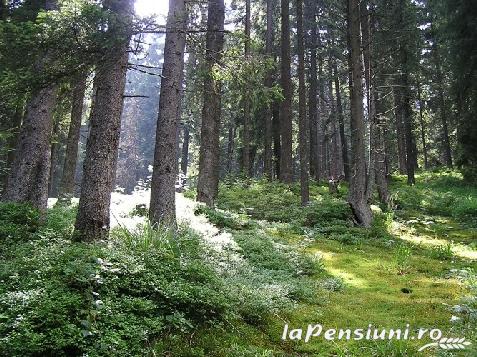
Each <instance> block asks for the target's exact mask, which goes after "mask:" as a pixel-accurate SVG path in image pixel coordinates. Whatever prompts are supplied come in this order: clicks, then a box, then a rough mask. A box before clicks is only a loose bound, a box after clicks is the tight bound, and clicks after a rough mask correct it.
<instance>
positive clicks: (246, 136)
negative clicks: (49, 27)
mask: <svg viewBox="0 0 477 357" xmlns="http://www.w3.org/2000/svg"><path fill="white" fill-rule="evenodd" d="M250 27H251V8H250V0H245V61H246V62H247V63H248V62H250ZM250 110H251V98H250V88H249V86H248V81H246V83H245V86H244V93H243V138H242V140H243V148H242V156H243V157H242V163H243V172H244V174H245V176H247V177H250V173H251V163H250V119H251V118H250Z"/></svg>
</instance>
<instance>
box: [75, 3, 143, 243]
mask: <svg viewBox="0 0 477 357" xmlns="http://www.w3.org/2000/svg"><path fill="white" fill-rule="evenodd" d="M104 5H105V6H106V8H109V9H110V10H111V12H112V13H113V14H115V15H116V16H115V18H114V21H113V22H112V23H111V24H110V27H109V29H108V32H109V33H110V35H111V37H112V38H115V37H116V36H118V32H119V33H120V34H121V35H122V36H121V37H122V39H123V40H122V41H121V42H118V43H117V44H116V45H115V46H114V48H113V49H112V50H111V51H110V54H109V57H108V58H107V61H104V62H102V63H100V64H99V65H98V66H97V67H96V75H95V78H94V87H96V88H97V91H96V95H95V102H94V105H93V107H92V111H91V116H90V134H89V138H88V142H87V144H86V156H85V160H84V166H83V180H82V183H81V194H80V201H79V207H78V214H77V216H76V224H75V238H76V239H77V240H84V241H91V240H94V239H102V238H106V237H107V235H108V234H109V226H110V221H109V220H110V218H109V216H110V212H109V208H110V200H111V191H112V190H113V185H114V180H115V176H116V164H117V157H118V147H119V136H120V127H121V113H122V108H123V95H124V88H125V83H126V71H127V63H128V53H127V49H128V44H129V39H130V35H127V34H128V33H129V31H128V30H129V27H130V25H131V23H130V21H131V16H132V14H133V11H134V10H133V1H132V0H119V1H111V2H109V1H107V2H105V4H104Z"/></svg>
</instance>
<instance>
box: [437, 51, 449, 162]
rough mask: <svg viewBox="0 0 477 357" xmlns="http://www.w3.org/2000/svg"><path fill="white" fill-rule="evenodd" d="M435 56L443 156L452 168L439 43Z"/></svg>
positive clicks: (447, 112) (447, 113)
mask: <svg viewBox="0 0 477 357" xmlns="http://www.w3.org/2000/svg"><path fill="white" fill-rule="evenodd" d="M434 58H435V61H436V76H437V86H438V89H437V90H438V98H439V107H440V116H441V122H442V139H443V140H442V146H443V157H444V162H445V164H446V166H447V167H449V168H452V167H453V163H452V151H451V145H450V139H449V128H448V124H447V117H448V116H449V111H448V110H447V103H446V100H445V97H444V78H443V74H442V68H441V59H440V55H439V52H438V48H437V45H434Z"/></svg>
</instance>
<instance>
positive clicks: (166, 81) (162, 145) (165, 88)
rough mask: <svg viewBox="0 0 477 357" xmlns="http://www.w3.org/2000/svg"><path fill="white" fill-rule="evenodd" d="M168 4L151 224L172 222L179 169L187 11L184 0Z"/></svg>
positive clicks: (153, 177)
mask: <svg viewBox="0 0 477 357" xmlns="http://www.w3.org/2000/svg"><path fill="white" fill-rule="evenodd" d="M169 6H170V7H169V14H168V16H167V30H166V42H165V46H164V64H163V70H162V76H163V77H162V80H161V94H160V99H159V115H158V119H157V129H156V149H155V153H154V169H153V172H152V181H151V204H150V209H149V219H150V220H151V223H152V224H154V225H159V224H164V225H172V226H175V225H176V204H175V181H176V176H177V173H178V165H177V143H178V136H177V132H178V128H179V120H180V107H181V97H182V79H183V71H184V50H185V43H186V27H187V11H186V4H185V0H171V1H170V3H169Z"/></svg>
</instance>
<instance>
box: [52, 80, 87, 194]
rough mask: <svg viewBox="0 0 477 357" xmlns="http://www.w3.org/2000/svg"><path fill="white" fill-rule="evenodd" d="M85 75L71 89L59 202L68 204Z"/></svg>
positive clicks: (72, 185) (71, 191)
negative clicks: (69, 114) (71, 95)
mask: <svg viewBox="0 0 477 357" xmlns="http://www.w3.org/2000/svg"><path fill="white" fill-rule="evenodd" d="M86 78H87V75H86V74H82V75H80V76H79V77H78V82H77V83H76V84H75V85H74V87H73V97H72V107H71V121H70V128H69V130H68V139H67V140H66V153H65V162H64V164H63V176H62V178H61V182H60V189H59V196H58V197H59V200H60V201H62V202H66V203H69V202H70V201H71V198H72V197H73V196H74V191H75V174H76V163H77V160H78V144H79V139H80V131H81V120H82V118H83V105H84V97H85V91H86Z"/></svg>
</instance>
